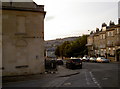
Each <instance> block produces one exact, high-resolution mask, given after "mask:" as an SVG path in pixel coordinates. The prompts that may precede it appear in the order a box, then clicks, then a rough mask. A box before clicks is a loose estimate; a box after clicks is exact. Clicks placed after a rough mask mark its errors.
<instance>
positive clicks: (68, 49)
mask: <svg viewBox="0 0 120 89" xmlns="http://www.w3.org/2000/svg"><path fill="white" fill-rule="evenodd" d="M86 44H87V35H83V36H82V37H79V38H78V39H76V40H75V41H65V42H64V43H63V44H62V45H60V46H58V47H57V49H56V51H55V55H56V56H58V57H60V56H61V57H78V56H84V55H87V51H88V50H87V47H86Z"/></svg>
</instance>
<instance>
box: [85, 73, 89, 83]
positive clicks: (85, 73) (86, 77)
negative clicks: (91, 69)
mask: <svg viewBox="0 0 120 89" xmlns="http://www.w3.org/2000/svg"><path fill="white" fill-rule="evenodd" d="M85 78H86V81H87V85H90V83H89V81H88V77H87V74H86V71H85Z"/></svg>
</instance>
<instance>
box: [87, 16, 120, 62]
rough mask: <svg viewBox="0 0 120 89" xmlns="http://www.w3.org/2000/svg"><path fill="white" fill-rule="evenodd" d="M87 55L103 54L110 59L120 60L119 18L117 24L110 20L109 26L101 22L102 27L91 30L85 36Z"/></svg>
mask: <svg viewBox="0 0 120 89" xmlns="http://www.w3.org/2000/svg"><path fill="white" fill-rule="evenodd" d="M87 42H88V43H87V45H86V46H87V47H88V55H89V56H95V57H98V56H103V57H105V58H107V59H110V60H111V61H120V18H119V19H118V24H114V22H112V21H110V23H109V26H107V24H106V23H103V24H102V29H101V30H99V28H96V31H95V32H94V31H91V33H90V35H89V36H88V38H87Z"/></svg>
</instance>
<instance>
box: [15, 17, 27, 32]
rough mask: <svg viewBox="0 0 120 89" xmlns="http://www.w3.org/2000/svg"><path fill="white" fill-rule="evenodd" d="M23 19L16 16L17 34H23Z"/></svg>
mask: <svg viewBox="0 0 120 89" xmlns="http://www.w3.org/2000/svg"><path fill="white" fill-rule="evenodd" d="M25 29H26V28H25V17H24V16H17V33H25Z"/></svg>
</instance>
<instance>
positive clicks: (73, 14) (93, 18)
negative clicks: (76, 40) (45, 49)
mask: <svg viewBox="0 0 120 89" xmlns="http://www.w3.org/2000/svg"><path fill="white" fill-rule="evenodd" d="M34 1H35V2H36V3H37V4H39V5H45V11H46V12H47V13H46V16H45V23H44V26H45V29H44V32H45V33H44V34H45V40H52V39H56V38H64V37H71V36H81V35H82V34H88V33H90V32H89V31H88V30H90V31H92V30H95V29H96V27H98V28H100V29H101V24H102V23H103V22H105V23H107V24H109V22H110V20H112V21H114V22H115V24H117V23H118V1H119V0H103V1H102V0H92V1H91V0H89V2H88V0H34Z"/></svg>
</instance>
